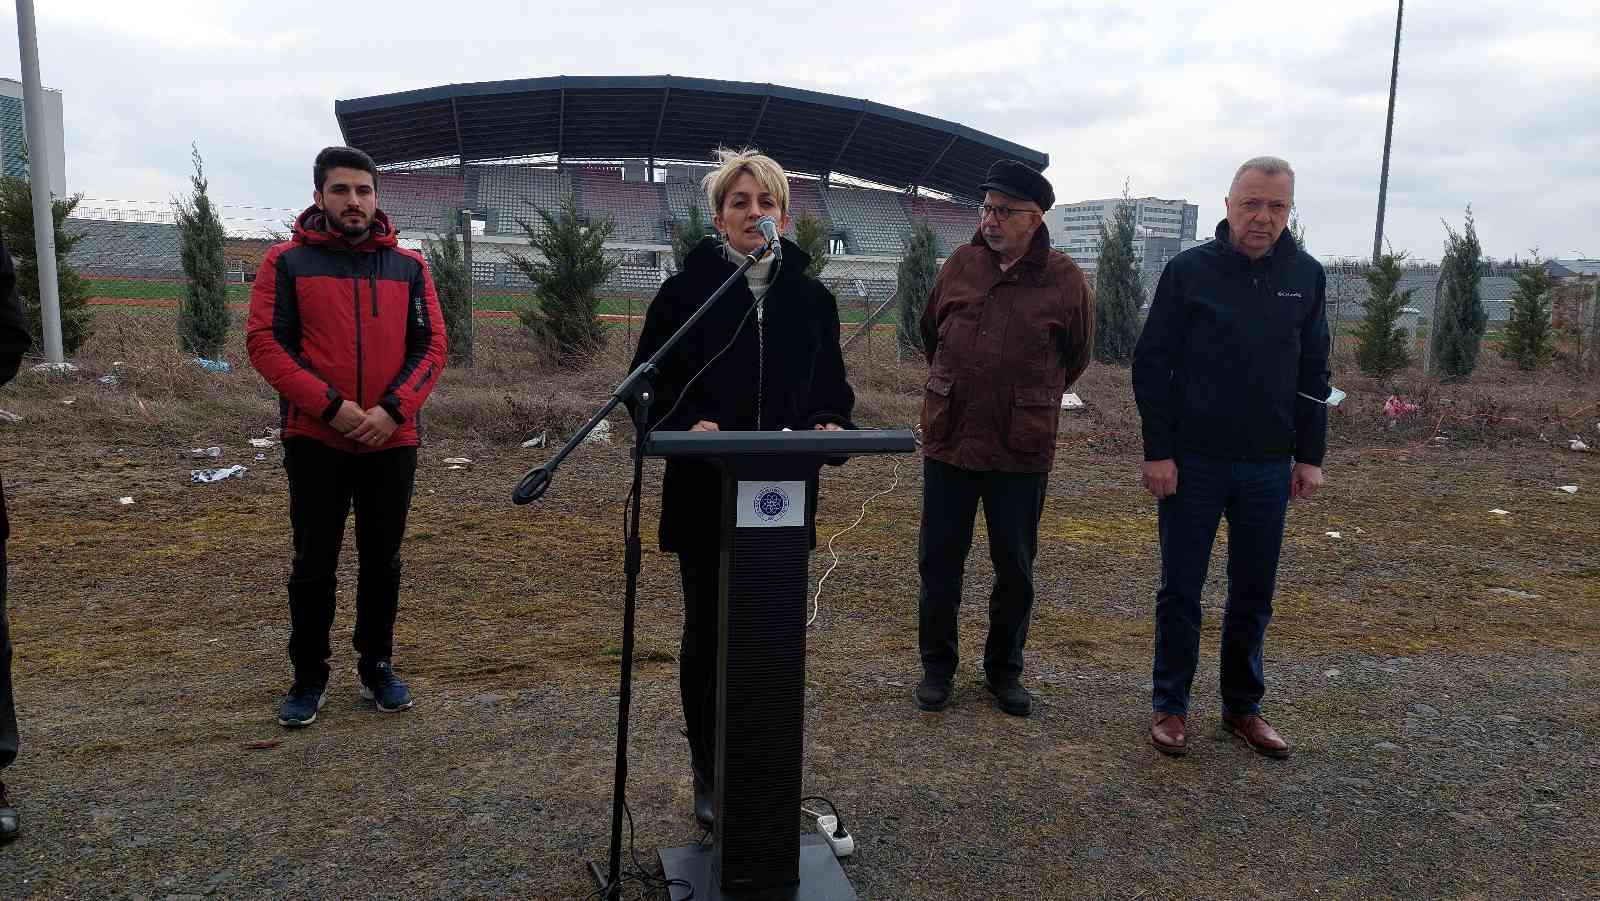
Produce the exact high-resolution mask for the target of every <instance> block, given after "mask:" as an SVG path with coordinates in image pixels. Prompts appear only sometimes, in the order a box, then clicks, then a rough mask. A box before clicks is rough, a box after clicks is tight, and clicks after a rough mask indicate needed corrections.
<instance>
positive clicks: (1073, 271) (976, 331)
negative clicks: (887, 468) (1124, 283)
mask: <svg viewBox="0 0 1600 901" xmlns="http://www.w3.org/2000/svg"><path fill="white" fill-rule="evenodd" d="M922 341H923V346H924V347H925V348H926V350H927V354H928V384H927V389H926V390H925V391H924V392H923V395H922V453H923V454H924V455H925V456H928V457H932V458H933V459H935V460H939V461H941V462H944V463H949V464H951V465H952V466H959V467H961V468H962V469H971V470H999V471H1004V472H1048V471H1049V470H1050V466H1051V464H1052V463H1053V462H1054V461H1055V454H1056V426H1057V423H1058V421H1059V418H1060V415H1061V395H1062V393H1063V392H1064V391H1066V390H1067V388H1068V387H1069V386H1070V385H1071V384H1072V383H1073V382H1074V381H1076V380H1077V378H1078V376H1080V375H1082V374H1083V370H1084V369H1085V368H1086V367H1087V366H1088V365H1089V354H1090V351H1091V350H1092V349H1093V347H1094V297H1093V295H1091V294H1090V292H1089V283H1088V280H1087V279H1085V278H1084V275H1083V270H1081V269H1079V268H1078V265H1077V264H1076V263H1074V262H1072V259H1071V258H1070V257H1068V256H1067V255H1066V254H1064V253H1062V252H1060V251H1058V250H1054V249H1052V248H1051V247H1050V234H1049V232H1048V231H1047V230H1046V229H1045V226H1044V225H1043V224H1041V225H1040V226H1039V229H1038V230H1037V231H1036V232H1034V235H1033V243H1032V244H1031V245H1030V246H1029V248H1028V252H1027V254H1026V255H1024V256H1023V257H1022V259H1020V260H1018V261H1017V262H1016V263H1014V264H1013V265H1012V266H1011V268H1010V269H1007V270H1006V271H1004V272H1002V271H1000V263H999V256H998V255H997V254H996V253H995V252H994V251H992V250H990V249H989V247H988V245H987V244H985V243H984V241H983V235H982V234H981V233H979V234H976V235H974V236H973V238H972V243H971V244H967V245H965V246H963V247H961V248H959V249H957V250H956V252H955V253H952V254H951V255H950V259H948V260H946V261H945V264H944V268H943V269H941V270H939V278H938V280H937V281H936V282H935V283H934V287H933V296H932V297H931V298H929V300H928V306H927V309H925V310H924V311H923V314H922Z"/></svg>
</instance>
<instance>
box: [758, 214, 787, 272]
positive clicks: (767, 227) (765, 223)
mask: <svg viewBox="0 0 1600 901" xmlns="http://www.w3.org/2000/svg"><path fill="white" fill-rule="evenodd" d="M756 228H759V229H761V236H762V237H763V238H766V239H767V246H768V247H769V248H771V249H772V256H773V258H774V259H776V260H780V261H781V260H782V259H783V245H782V244H780V243H779V241H778V223H776V222H774V221H773V219H772V217H771V216H762V217H761V220H760V221H759V222H757V223H756Z"/></svg>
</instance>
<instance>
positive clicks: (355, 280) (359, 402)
mask: <svg viewBox="0 0 1600 901" xmlns="http://www.w3.org/2000/svg"><path fill="white" fill-rule="evenodd" d="M350 286H351V287H352V288H353V289H355V296H354V297H353V298H352V300H353V302H354V305H355V314H356V406H358V407H360V408H361V409H362V410H363V411H364V410H366V409H367V403H366V401H365V400H363V399H362V397H361V276H359V275H352V276H351V277H350Z"/></svg>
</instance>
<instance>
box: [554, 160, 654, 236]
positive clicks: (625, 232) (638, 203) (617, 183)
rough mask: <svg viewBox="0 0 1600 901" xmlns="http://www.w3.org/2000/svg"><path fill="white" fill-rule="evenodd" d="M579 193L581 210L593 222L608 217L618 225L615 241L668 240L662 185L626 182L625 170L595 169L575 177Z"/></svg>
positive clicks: (592, 168) (588, 168)
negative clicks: (623, 174) (623, 176)
mask: <svg viewBox="0 0 1600 901" xmlns="http://www.w3.org/2000/svg"><path fill="white" fill-rule="evenodd" d="M572 181H573V184H574V185H575V186H576V187H577V190H578V208H579V209H581V210H583V213H584V215H586V216H588V217H589V220H590V221H598V220H600V219H603V218H605V217H607V216H610V217H611V220H612V221H613V222H614V223H616V231H615V232H613V233H612V240H614V241H621V242H623V243H627V244H660V243H662V242H663V241H665V240H667V234H666V228H665V225H664V222H665V220H666V218H667V215H666V210H665V208H664V207H663V205H662V202H661V186H660V185H658V184H655V183H652V182H646V181H623V179H622V170H621V169H613V168H602V167H596V166H590V167H585V168H582V169H578V170H577V171H575V172H574V173H573V174H572Z"/></svg>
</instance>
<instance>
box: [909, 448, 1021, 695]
mask: <svg viewBox="0 0 1600 901" xmlns="http://www.w3.org/2000/svg"><path fill="white" fill-rule="evenodd" d="M1048 479H1049V473H1044V472H988V471H982V472H980V471H975V470H970V469H962V468H960V467H958V466H951V465H950V464H948V463H941V462H939V461H938V460H934V459H930V458H927V457H924V458H923V461H922V530H921V533H920V535H919V536H918V540H917V570H918V571H919V573H920V574H921V576H922V592H921V595H920V597H919V598H918V604H917V607H918V622H917V627H918V628H917V632H918V644H919V646H920V649H921V652H922V669H923V672H924V673H926V674H928V675H929V676H933V677H935V678H945V679H948V678H951V677H953V676H954V675H955V671H956V662H957V657H958V654H957V624H956V614H957V612H958V611H959V610H960V608H961V579H962V576H963V574H964V573H965V572H966V567H967V552H968V551H969V550H971V549H972V527H973V523H974V521H975V520H976V518H977V515H978V502H979V501H980V500H981V501H982V502H983V518H984V522H985V524H986V525H987V526H988V531H989V559H990V560H992V561H993V562H994V589H993V590H992V591H991V592H990V594H989V638H988V640H987V641H986V642H985V643H984V646H983V670H984V673H985V675H986V676H987V677H988V678H989V680H990V681H991V682H994V683H997V684H999V683H1004V682H1008V681H1012V680H1015V679H1016V678H1018V677H1019V676H1020V675H1022V663H1023V657H1022V649H1023V646H1024V645H1026V644H1027V643H1028V621H1029V619H1030V617H1031V616H1032V614H1033V558H1034V555H1035V554H1036V553H1037V552H1038V549H1039V517H1040V516H1042V515H1043V514H1044V495H1045V485H1046V482H1047V481H1048Z"/></svg>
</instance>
